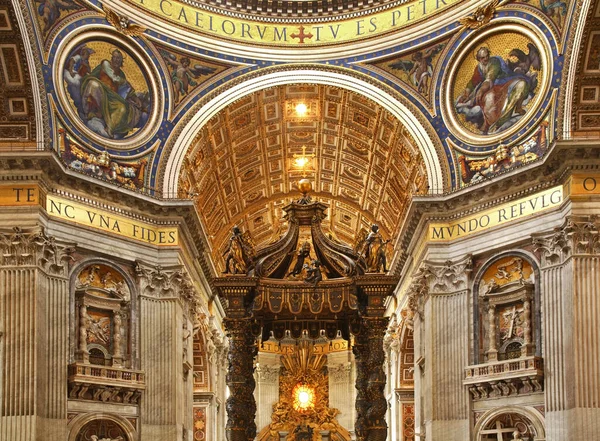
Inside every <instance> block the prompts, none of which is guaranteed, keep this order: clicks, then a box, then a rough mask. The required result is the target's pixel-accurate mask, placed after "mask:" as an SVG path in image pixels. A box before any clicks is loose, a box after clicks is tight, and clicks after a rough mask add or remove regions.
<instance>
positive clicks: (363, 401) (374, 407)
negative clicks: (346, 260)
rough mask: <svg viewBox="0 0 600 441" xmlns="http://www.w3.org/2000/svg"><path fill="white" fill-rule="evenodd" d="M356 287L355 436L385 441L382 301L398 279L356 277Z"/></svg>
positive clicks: (375, 275) (386, 322) (386, 320)
mask: <svg viewBox="0 0 600 441" xmlns="http://www.w3.org/2000/svg"><path fill="white" fill-rule="evenodd" d="M355 280H356V287H357V294H358V298H359V301H360V302H361V303H362V304H363V308H362V310H361V313H360V315H361V317H360V318H361V331H360V333H359V334H358V335H357V336H356V340H355V348H354V355H355V357H356V360H357V367H356V370H357V372H356V390H357V394H356V395H357V397H356V414H357V417H356V425H355V430H356V435H357V440H359V441H363V440H364V441H385V439H386V438H387V428H388V426H387V423H386V421H385V416H386V413H387V408H388V406H387V400H386V398H385V382H386V377H385V371H384V363H385V350H384V347H383V339H384V337H385V332H386V330H387V325H388V321H389V319H388V318H387V317H383V314H384V313H385V306H384V304H385V298H386V297H387V296H388V295H390V294H391V293H392V292H393V290H394V288H395V287H396V285H397V284H398V279H397V278H395V277H392V276H385V275H381V274H368V275H365V276H361V277H357V278H356V279H355Z"/></svg>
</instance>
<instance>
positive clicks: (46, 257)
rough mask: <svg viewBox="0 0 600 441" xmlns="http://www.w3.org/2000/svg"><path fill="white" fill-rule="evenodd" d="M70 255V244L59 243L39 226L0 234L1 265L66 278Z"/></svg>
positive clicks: (71, 249) (71, 257) (14, 229)
mask: <svg viewBox="0 0 600 441" xmlns="http://www.w3.org/2000/svg"><path fill="white" fill-rule="evenodd" d="M74 252H75V246H74V245H73V244H59V243H58V242H57V241H56V239H55V238H54V237H53V236H48V235H47V234H46V232H45V230H44V228H43V227H37V228H34V229H30V230H24V229H22V228H20V227H14V228H13V229H12V231H10V232H7V231H5V232H0V265H2V266H32V265H38V266H39V267H40V268H42V269H43V270H44V271H46V272H47V273H49V274H51V275H56V276H63V277H66V276H67V274H68V271H69V263H70V262H72V261H73V260H74V259H73V253H74Z"/></svg>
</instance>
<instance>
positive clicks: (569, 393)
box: [533, 216, 600, 441]
mask: <svg viewBox="0 0 600 441" xmlns="http://www.w3.org/2000/svg"><path fill="white" fill-rule="evenodd" d="M599 238H600V220H599V219H598V217H596V216H586V217H571V218H569V219H567V221H566V222H565V224H564V225H563V226H562V227H560V228H557V229H555V230H554V231H552V232H550V233H546V234H540V235H536V236H535V237H534V239H533V241H534V246H535V248H536V252H537V253H538V254H539V256H540V261H541V281H540V286H541V295H542V301H541V304H542V308H543V309H542V320H543V326H542V329H543V330H544V336H543V338H544V366H545V370H546V372H545V388H544V389H545V400H546V439H547V440H548V441H559V440H565V439H569V438H570V439H597V437H598V421H600V380H599V379H598V366H600V348H599V344H598V342H599V341H600V327H599V326H598V313H599V312H600V303H599V302H598V299H599V298H600V242H599Z"/></svg>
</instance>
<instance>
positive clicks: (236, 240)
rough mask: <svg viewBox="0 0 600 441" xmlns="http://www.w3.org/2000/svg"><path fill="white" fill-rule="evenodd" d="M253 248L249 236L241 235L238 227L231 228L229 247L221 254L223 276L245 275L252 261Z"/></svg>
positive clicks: (246, 234)
mask: <svg viewBox="0 0 600 441" xmlns="http://www.w3.org/2000/svg"><path fill="white" fill-rule="evenodd" d="M253 254H254V253H253V246H252V242H251V240H250V236H249V234H248V233H247V232H246V233H244V234H242V232H241V231H240V229H239V227H237V226H236V227H233V229H232V230H231V237H230V238H229V247H228V248H227V250H225V252H224V253H223V257H224V258H225V271H223V274H245V273H246V272H247V271H248V267H249V266H250V263H251V261H252V256H253Z"/></svg>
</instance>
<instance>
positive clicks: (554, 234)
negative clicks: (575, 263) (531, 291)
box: [533, 215, 600, 268]
mask: <svg viewBox="0 0 600 441" xmlns="http://www.w3.org/2000/svg"><path fill="white" fill-rule="evenodd" d="M599 233H600V217H599V216H597V215H591V216H569V217H567V219H566V221H565V222H564V223H563V225H562V226H560V227H557V228H554V230H552V231H551V232H549V233H542V234H536V235H534V236H533V246H534V250H535V252H536V253H538V255H539V256H540V261H541V265H542V268H543V267H549V266H553V265H559V264H562V263H563V262H565V261H566V260H567V259H568V258H569V257H571V256H573V255H598V254H600V234H599Z"/></svg>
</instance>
